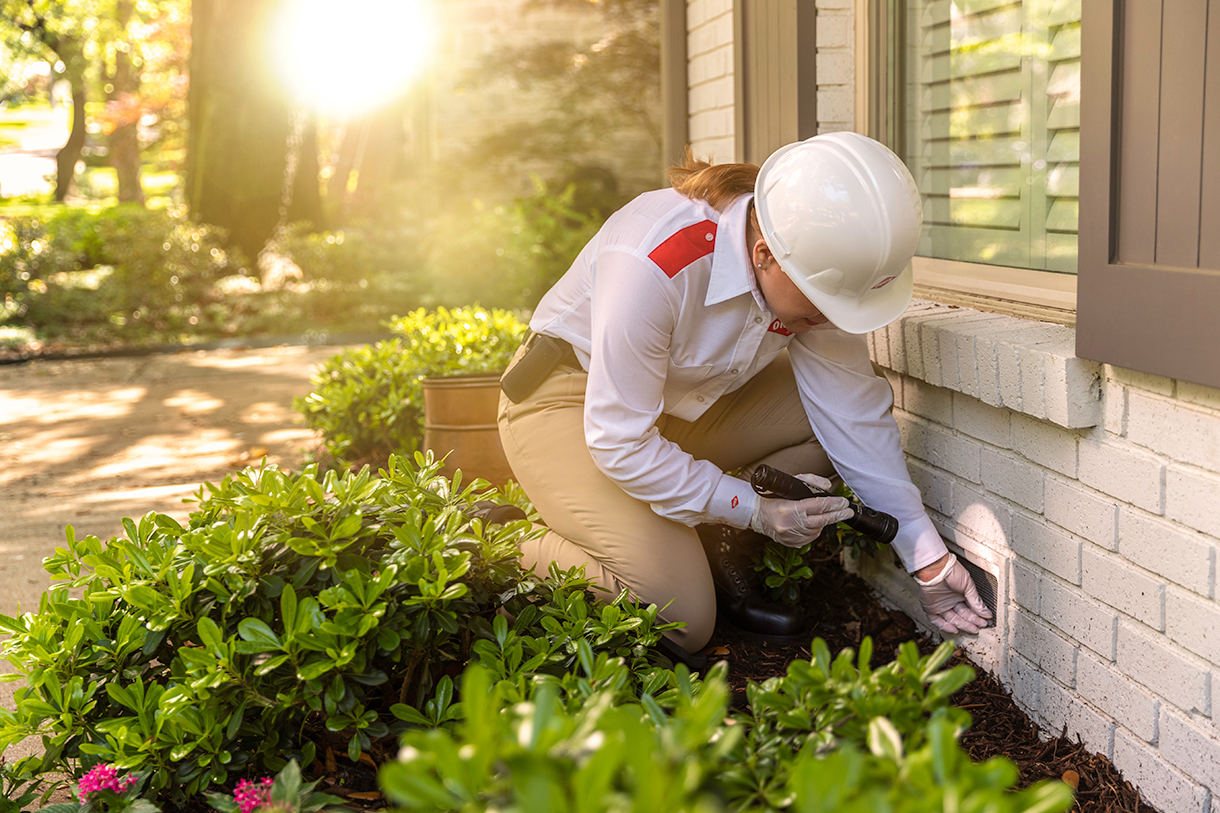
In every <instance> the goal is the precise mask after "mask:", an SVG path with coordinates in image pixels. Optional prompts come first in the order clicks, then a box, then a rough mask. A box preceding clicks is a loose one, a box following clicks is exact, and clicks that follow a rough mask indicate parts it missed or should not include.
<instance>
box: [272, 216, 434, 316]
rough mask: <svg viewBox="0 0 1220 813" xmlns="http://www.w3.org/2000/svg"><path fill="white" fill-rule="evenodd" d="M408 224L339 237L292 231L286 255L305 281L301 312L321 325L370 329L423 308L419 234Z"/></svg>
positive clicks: (361, 228)
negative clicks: (405, 313) (366, 326)
mask: <svg viewBox="0 0 1220 813" xmlns="http://www.w3.org/2000/svg"><path fill="white" fill-rule="evenodd" d="M410 223H411V221H410V219H407V218H403V219H400V220H398V221H394V222H382V223H377V224H363V225H354V226H352V227H350V228H346V229H343V230H342V231H336V232H322V233H318V234H305V233H302V232H300V231H293V232H292V233H291V234H290V235H289V238H288V240H287V241H286V242H285V245H284V251H285V253H286V254H288V256H290V257H291V258H292V261H293V262H294V263H296V265H297V267H298V268H300V269H301V274H302V276H303V283H304V285H303V286H302V287H303V294H302V302H301V308H302V311H303V313H304V315H305V316H306V317H307V318H309V319H310V320H313V321H315V322H321V323H323V324H350V325H361V324H363V325H368V324H377V323H379V322H382V321H384V320H386V319H389V318H390V317H391V316H393V315H394V314H396V313H403V312H404V311H406V310H408V309H410V308H413V307H418V306H419V305H421V304H423V303H425V302H426V301H427V299H428V296H427V293H428V292H427V285H428V282H427V277H426V274H425V272H424V268H423V261H422V259H421V256H420V248H419V246H420V235H419V234H418V233H417V231H416V230H415V229H413V228H410Z"/></svg>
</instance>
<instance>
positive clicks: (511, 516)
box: [465, 500, 528, 525]
mask: <svg viewBox="0 0 1220 813" xmlns="http://www.w3.org/2000/svg"><path fill="white" fill-rule="evenodd" d="M465 513H466V516H468V517H470V518H471V519H481V520H483V522H484V523H486V524H488V525H503V524H504V523H506V522H512V521H513V520H516V519H528V517H526V516H525V512H524V511H522V510H521V509H520V508H518V507H517V506H515V505H501V504H500V503H498V502H493V501H492V500H479V501H478V502H476V503H474V504H472V505H471V506H470V507H469V508H467V509H466V512H465Z"/></svg>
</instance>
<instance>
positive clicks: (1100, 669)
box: [861, 301, 1220, 812]
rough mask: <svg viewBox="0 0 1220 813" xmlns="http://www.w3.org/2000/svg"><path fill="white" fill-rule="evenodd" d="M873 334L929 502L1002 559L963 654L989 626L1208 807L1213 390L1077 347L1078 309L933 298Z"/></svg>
mask: <svg viewBox="0 0 1220 813" xmlns="http://www.w3.org/2000/svg"><path fill="white" fill-rule="evenodd" d="M869 347H870V350H871V352H872V355H873V358H874V360H875V361H876V362H877V363H878V364H879V365H881V366H882V367H883V368H884V369H885V371H886V376H887V378H888V379H889V380H890V382H891V385H892V386H893V387H894V389H895V392H896V396H895V409H894V417H895V420H896V421H897V422H898V425H899V427H900V429H901V432H902V436H903V441H904V448H905V450H906V452H907V460H908V468H909V470H910V471H911V474H912V480H913V482H915V483H916V485H917V486H919V488H920V489H921V491H922V493H923V495H924V502H925V504H926V505H927V506H928V508H929V515H930V516H931V517H932V518H933V521H934V523H935V524H936V525H937V527H938V528H939V529H940V530H941V533H942V534H943V535H945V537H946V538H947V539H948V540H950V541H951V544H952V545H954V546H955V547H956V548H957V549H960V552H961V553H962V554H964V555H966V556H967V557H969V558H972V559H974V560H975V561H976V563H979V564H980V565H981V566H982V565H984V564H987V566H988V567H990V568H991V569H992V572H995V573H999V574H1004V576H1005V579H1004V580H1003V582H1004V583H1005V584H1006V585H1007V587H1006V591H1002V592H1005V598H1004V600H1003V601H1002V602H1001V606H999V607H998V608H997V609H998V610H999V613H998V617H997V626H996V630H997V634H996V635H995V636H994V638H984V637H983V636H979V637H978V638H974V637H967V638H965V639H964V642H965V643H966V644H967V648H968V649H969V650H970V651H971V653H972V655H974V654H977V653H978V652H979V651H984V650H986V649H987V647H989V646H991V645H992V644H991V643H990V642H994V646H995V647H997V648H998V649H999V650H1000V651H997V652H990V653H988V654H987V657H989V658H990V659H991V660H992V661H994V662H996V663H1000V664H1001V670H1000V673H999V676H1000V677H1001V679H1002V680H1003V681H1004V682H1005V684H1006V685H1007V686H1008V688H1009V689H1010V691H1011V692H1012V695H1013V699H1014V700H1015V701H1016V702H1017V703H1018V705H1019V706H1021V708H1022V709H1024V710H1025V711H1026V712H1028V713H1029V714H1030V715H1031V717H1032V718H1033V719H1034V720H1035V721H1037V722H1038V723H1039V725H1040V726H1041V727H1042V728H1043V730H1045V731H1047V732H1049V733H1058V732H1059V731H1060V730H1062V728H1063V727H1064V726H1065V725H1066V726H1067V730H1068V734H1069V736H1076V735H1079V736H1080V737H1081V739H1082V740H1083V741H1084V742H1085V743H1086V744H1088V746H1089V747H1090V748H1091V749H1094V750H1096V751H1098V752H1100V753H1103V754H1106V755H1107V756H1110V757H1111V758H1112V759H1113V761H1114V763H1115V765H1116V766H1117V767H1118V768H1119V770H1121V771H1123V772H1124V775H1125V776H1126V777H1127V778H1128V779H1129V780H1130V781H1132V782H1133V783H1134V784H1136V786H1137V787H1139V788H1140V790H1141V793H1142V794H1143V795H1144V797H1145V798H1146V799H1148V800H1149V801H1150V802H1151V803H1152V804H1154V805H1158V806H1159V808H1160V809H1161V810H1163V811H1166V812H1168V811H1177V810H1189V811H1205V810H1209V807H1210V806H1211V805H1212V804H1213V801H1212V799H1213V795H1220V718H1213V709H1212V706H1213V704H1212V682H1213V675H1220V602H1217V591H1216V559H1217V549H1218V548H1220V391H1216V390H1212V389H1209V388H1206V387H1199V386H1197V385H1191V384H1186V383H1184V382H1177V381H1173V380H1171V379H1167V378H1163V377H1160V376H1151V375H1145V374H1143V373H1138V372H1134V371H1130V370H1123V369H1121V368H1116V367H1112V366H1109V365H1101V364H1096V363H1093V362H1089V361H1085V360H1082V359H1078V358H1076V357H1075V356H1074V353H1073V351H1072V347H1073V335H1072V331H1071V329H1070V328H1065V327H1063V326H1059V325H1044V324H1039V323H1034V322H1028V321H1023V320H1021V319H1016V318H1013V317H1007V316H997V315H995V314H980V313H978V312H975V311H971V310H969V309H966V308H949V307H948V306H944V305H937V304H934V303H929V302H920V301H916V302H914V303H912V305H911V307H910V308H909V309H908V311H907V313H906V314H905V315H904V316H903V317H902V318H901V319H899V320H898V321H896V322H895V323H894V324H892V325H889V326H888V327H887V328H886V329H884V330H881V331H877V332H876V333H875V334H873V335H872V336H871V337H870V341H869ZM996 562H1000V564H999V565H996V564H995V563H996ZM861 572H862V573H864V574H865V575H866V576H868V577H869V578H871V579H872V580H873V581H874V583H875V584H876V585H878V586H879V589H883V590H885V589H893V588H894V585H898V584H902V583H903V582H902V579H903V578H904V577H903V576H902V574H900V573H896V574H894V575H886V576H884V577H878V576H877V575H876V574H877V573H879V572H880V571H878V570H877V569H876V568H875V567H873V566H871V565H870V566H869V567H862V568H861ZM870 574H872V575H870ZM887 585H888V588H887V587H886V586H887Z"/></svg>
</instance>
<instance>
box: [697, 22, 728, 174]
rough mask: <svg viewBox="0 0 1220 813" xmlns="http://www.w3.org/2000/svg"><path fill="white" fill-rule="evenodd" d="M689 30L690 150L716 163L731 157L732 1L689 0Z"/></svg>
mask: <svg viewBox="0 0 1220 813" xmlns="http://www.w3.org/2000/svg"><path fill="white" fill-rule="evenodd" d="M686 31H687V41H686V57H687V79H688V81H687V85H688V88H689V97H688V101H687V105H688V110H689V111H690V112H689V114H690V123H689V130H688V135H689V138H690V145H691V149H692V150H693V151H694V153H695V155H696V156H698V157H700V158H710V160H711V161H712V162H713V163H723V162H726V161H732V160H733V154H734V149H735V145H736V142H735V140H734V135H735V133H734V111H735V109H736V108H735V91H734V87H733V0H689V2H688V3H687V5H686Z"/></svg>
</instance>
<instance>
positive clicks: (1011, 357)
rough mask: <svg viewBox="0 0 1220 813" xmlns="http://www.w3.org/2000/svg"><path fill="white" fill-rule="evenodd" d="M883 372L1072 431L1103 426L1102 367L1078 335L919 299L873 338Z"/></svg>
mask: <svg viewBox="0 0 1220 813" xmlns="http://www.w3.org/2000/svg"><path fill="white" fill-rule="evenodd" d="M868 344H869V351H870V353H871V354H872V357H873V359H874V360H875V361H876V362H877V363H878V364H879V365H881V366H882V367H885V368H887V369H890V370H893V371H894V372H897V373H901V374H902V375H908V376H911V377H912V378H917V379H919V380H921V381H925V382H927V383H928V384H931V385H933V386H936V387H944V388H945V389H949V390H952V391H954V392H960V393H962V394H964V395H969V396H971V397H974V398H978V399H979V400H980V401H982V402H983V403H985V404H989V405H991V406H995V407H1004V408H1007V409H1011V410H1014V411H1016V412H1020V413H1023V414H1025V415H1029V416H1031V417H1034V418H1038V419H1040V420H1044V421H1049V422H1051V423H1054V424H1058V425H1059V426H1062V427H1065V428H1068V429H1082V428H1086V427H1091V426H1096V425H1097V424H1099V423H1101V421H1102V419H1103V416H1102V402H1101V379H1102V369H1101V364H1099V363H1097V362H1094V361H1087V360H1085V359H1081V358H1077V357H1076V331H1075V329H1074V328H1071V327H1066V326H1064V325H1057V324H1050V323H1047V322H1037V321H1031V320H1028V319H1020V318H1017V317H1015V316H1007V315H1004V314H998V313H985V312H983V311H977V310H973V309H971V308H963V307H960V306H957V305H946V304H942V303H937V302H929V301H926V300H921V299H916V300H914V301H912V302H911V305H910V307H909V308H907V311H906V313H904V314H903V315H902V316H900V317H899V318H898V319H897V320H896V321H894V322H893V323H892V324H890V325H889V326H888V327H886V328H883V329H881V330H877V331H874V332H873V333H871V334H869V337H868Z"/></svg>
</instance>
